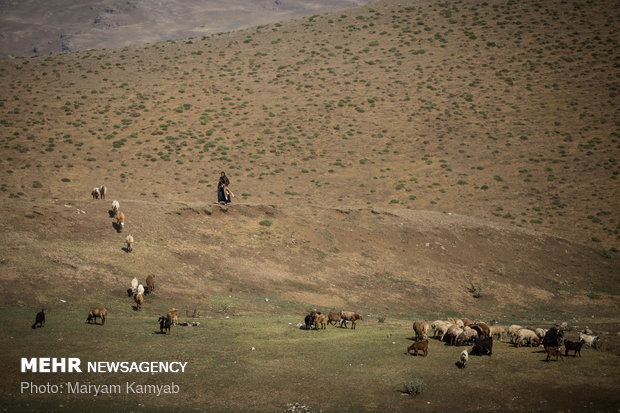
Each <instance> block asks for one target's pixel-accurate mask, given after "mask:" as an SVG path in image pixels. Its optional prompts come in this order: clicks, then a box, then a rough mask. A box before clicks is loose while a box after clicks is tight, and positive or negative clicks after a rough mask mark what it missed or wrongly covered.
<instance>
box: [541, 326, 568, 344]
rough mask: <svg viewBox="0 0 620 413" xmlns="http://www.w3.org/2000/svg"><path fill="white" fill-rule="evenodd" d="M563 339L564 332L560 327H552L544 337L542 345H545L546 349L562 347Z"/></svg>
mask: <svg viewBox="0 0 620 413" xmlns="http://www.w3.org/2000/svg"><path fill="white" fill-rule="evenodd" d="M563 341H564V332H563V331H562V330H561V329H560V328H558V327H551V328H550V329H549V330H547V332H546V333H545V336H544V337H543V339H542V345H543V346H544V347H545V349H547V347H557V348H560V346H561V345H562V342H563Z"/></svg>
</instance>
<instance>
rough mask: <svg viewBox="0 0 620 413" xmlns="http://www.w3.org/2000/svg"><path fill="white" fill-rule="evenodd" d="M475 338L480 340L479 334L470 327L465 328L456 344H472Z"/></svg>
mask: <svg viewBox="0 0 620 413" xmlns="http://www.w3.org/2000/svg"><path fill="white" fill-rule="evenodd" d="M474 337H475V338H478V332H477V331H476V330H474V329H473V328H471V327H469V326H465V327H463V332H462V333H461V334H459V336H458V337H457V338H456V344H458V345H461V344H471V342H472V340H473V339H474Z"/></svg>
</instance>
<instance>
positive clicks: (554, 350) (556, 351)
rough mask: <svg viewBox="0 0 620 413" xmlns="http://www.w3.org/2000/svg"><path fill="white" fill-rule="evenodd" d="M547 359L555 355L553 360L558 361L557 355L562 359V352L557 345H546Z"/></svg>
mask: <svg viewBox="0 0 620 413" xmlns="http://www.w3.org/2000/svg"><path fill="white" fill-rule="evenodd" d="M546 350H547V359H546V361H549V360H551V357H555V361H558V357H559V358H560V360H562V361H564V357H562V352H561V351H560V349H559V348H557V347H547V349H546Z"/></svg>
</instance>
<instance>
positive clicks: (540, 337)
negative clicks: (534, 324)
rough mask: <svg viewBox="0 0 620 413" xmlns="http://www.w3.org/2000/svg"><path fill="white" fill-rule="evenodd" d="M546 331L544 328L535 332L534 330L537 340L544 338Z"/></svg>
mask: <svg viewBox="0 0 620 413" xmlns="http://www.w3.org/2000/svg"><path fill="white" fill-rule="evenodd" d="M547 331H548V330H546V329H544V328H537V329H536V330H534V332H535V333H536V335H537V336H538V338H539V339H540V340H542V339H544V338H545V335H546V334H547Z"/></svg>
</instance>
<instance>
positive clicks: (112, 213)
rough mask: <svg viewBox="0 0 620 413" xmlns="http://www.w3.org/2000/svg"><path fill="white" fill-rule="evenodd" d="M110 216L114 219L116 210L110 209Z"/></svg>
mask: <svg viewBox="0 0 620 413" xmlns="http://www.w3.org/2000/svg"><path fill="white" fill-rule="evenodd" d="M108 215H109V216H110V218H114V216H115V215H114V210H113V209H108Z"/></svg>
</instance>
